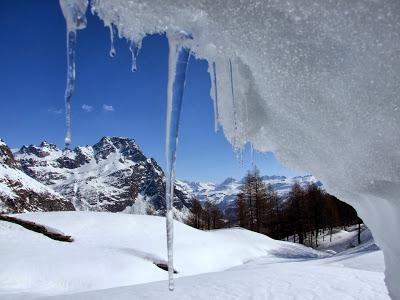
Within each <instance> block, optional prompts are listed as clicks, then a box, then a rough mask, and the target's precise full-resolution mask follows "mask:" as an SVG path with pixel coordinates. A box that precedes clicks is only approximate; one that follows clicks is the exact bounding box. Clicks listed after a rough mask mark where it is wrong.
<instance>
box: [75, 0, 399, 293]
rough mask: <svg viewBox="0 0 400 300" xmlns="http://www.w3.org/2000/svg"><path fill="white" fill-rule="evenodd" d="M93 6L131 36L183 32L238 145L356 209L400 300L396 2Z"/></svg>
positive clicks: (186, 0) (170, 1)
mask: <svg viewBox="0 0 400 300" xmlns="http://www.w3.org/2000/svg"><path fill="white" fill-rule="evenodd" d="M82 2H84V3H86V1H85V0H82ZM92 3H93V9H94V11H95V12H96V13H97V14H98V16H99V17H100V18H101V19H103V20H104V22H105V24H114V25H115V26H116V27H117V28H118V34H119V35H120V36H121V37H125V38H128V39H130V40H133V41H135V42H136V43H139V42H140V41H141V39H142V38H143V37H144V36H145V35H146V34H152V33H163V32H167V35H168V36H169V37H170V36H174V34H175V33H176V32H179V31H181V30H183V31H185V32H188V33H190V34H191V36H192V37H193V39H192V40H188V41H186V45H187V47H188V48H190V49H191V50H192V51H193V52H194V53H195V55H196V56H197V57H198V58H203V59H206V60H207V61H208V62H209V64H210V65H212V66H213V68H210V72H211V73H213V71H211V69H215V70H216V78H217V81H216V86H215V87H213V90H212V91H211V97H213V98H214V97H215V91H218V101H217V102H218V103H216V104H217V110H218V116H217V119H218V122H219V123H220V124H221V125H222V128H223V130H224V133H225V135H226V137H227V138H228V139H229V140H230V141H231V142H232V143H233V146H234V148H240V147H241V146H243V145H244V144H245V143H246V142H251V143H252V144H253V146H254V148H255V149H257V150H260V151H268V150H270V151H274V152H275V153H276V155H277V156H278V158H280V159H281V160H282V161H283V162H284V163H285V164H286V165H287V166H289V167H292V168H295V169H299V170H303V171H306V172H308V173H310V174H313V175H315V176H316V177H318V178H319V179H321V180H322V182H324V184H325V187H326V188H327V190H328V192H330V193H333V194H336V195H337V196H339V197H340V198H341V199H344V200H346V201H348V202H350V203H351V204H352V205H353V206H355V207H356V208H357V209H358V211H359V213H360V214H361V216H362V217H363V219H364V220H365V221H366V223H367V224H368V226H369V227H370V228H371V229H372V230H373V232H374V235H375V238H376V240H377V242H378V244H379V245H380V247H381V248H382V249H383V251H384V253H385V261H386V282H387V284H388V287H389V290H390V293H391V296H392V297H393V298H397V299H399V298H400V286H399V285H398V284H397V282H398V280H399V275H398V270H399V269H400V243H399V242H398V241H393V239H392V237H393V236H395V235H396V233H397V230H398V228H399V227H400V222H399V220H400V217H399V216H400V203H399V200H398V197H399V195H400V151H399V145H400V109H399V107H400V101H399V96H398V95H399V94H400V85H399V82H400V56H399V50H398V49H399V46H400V2H399V1H397V0H381V1H374V0H354V1H345V0H338V1H319V0H304V1H297V0H288V1H279V0H270V1H256V0H252V1H235V2H233V1H232V2H230V1H228V2H226V1H212V0H200V1H199V0H153V1H146V0H130V1H125V0H95V1H93V2H92ZM139 59H140V57H139ZM214 63H215V65H214ZM127 67H128V66H127ZM211 75H212V77H213V74H211ZM212 82H214V80H213V81H212ZM215 100H216V99H215ZM348 178H351V180H347V179H348Z"/></svg>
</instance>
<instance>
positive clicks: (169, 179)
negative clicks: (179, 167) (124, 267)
mask: <svg viewBox="0 0 400 300" xmlns="http://www.w3.org/2000/svg"><path fill="white" fill-rule="evenodd" d="M171 35H174V36H171ZM188 39H189V35H188V34H187V33H186V32H182V31H181V32H177V33H171V34H169V35H168V41H169V70H168V92H167V130H166V142H165V145H166V149H165V154H166V159H167V174H166V191H167V192H166V202H167V218H166V219H167V247H168V275H169V289H170V290H171V291H172V290H173V289H174V282H173V276H174V266H173V239H174V234H173V233H174V232H173V226H174V222H173V221H174V215H173V210H172V207H173V203H174V182H175V174H174V168H175V160H176V148H177V145H178V133H179V120H180V116H181V109H182V101H183V91H184V89H185V80H186V70H187V65H188V62H189V57H190V50H189V49H188V48H187V47H186V46H185V45H184V43H185V42H186V41H187V40H188Z"/></svg>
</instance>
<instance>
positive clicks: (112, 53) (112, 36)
mask: <svg viewBox="0 0 400 300" xmlns="http://www.w3.org/2000/svg"><path fill="white" fill-rule="evenodd" d="M108 27H109V28H110V52H109V54H110V57H114V56H115V54H116V53H117V52H116V51H115V45H114V40H115V36H116V31H117V30H116V28H115V26H114V25H113V24H110V25H109V26H108Z"/></svg>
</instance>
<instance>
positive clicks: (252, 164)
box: [250, 143, 254, 169]
mask: <svg viewBox="0 0 400 300" xmlns="http://www.w3.org/2000/svg"><path fill="white" fill-rule="evenodd" d="M250 159H251V168H252V169H254V148H253V144H252V143H250Z"/></svg>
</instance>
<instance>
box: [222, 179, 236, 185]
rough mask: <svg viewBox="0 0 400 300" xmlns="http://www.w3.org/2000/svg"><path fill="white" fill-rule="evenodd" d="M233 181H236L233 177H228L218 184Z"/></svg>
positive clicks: (226, 183)
mask: <svg viewBox="0 0 400 300" xmlns="http://www.w3.org/2000/svg"><path fill="white" fill-rule="evenodd" d="M235 181H236V179H235V178H232V177H228V178H226V179H225V180H224V181H223V182H222V183H221V184H220V185H228V184H231V183H232V182H235Z"/></svg>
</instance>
